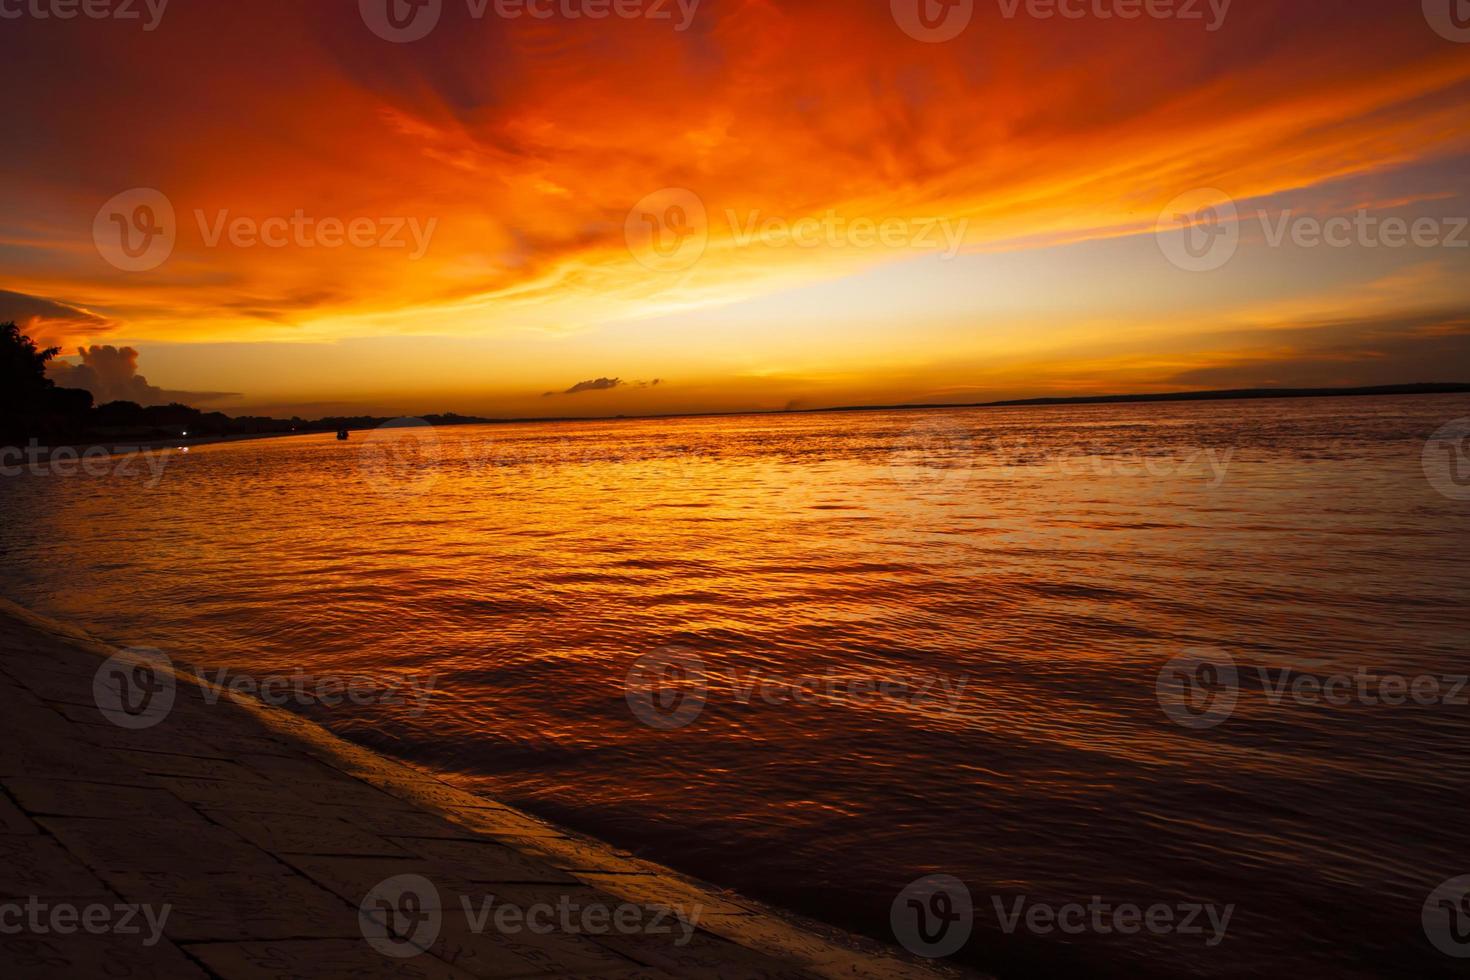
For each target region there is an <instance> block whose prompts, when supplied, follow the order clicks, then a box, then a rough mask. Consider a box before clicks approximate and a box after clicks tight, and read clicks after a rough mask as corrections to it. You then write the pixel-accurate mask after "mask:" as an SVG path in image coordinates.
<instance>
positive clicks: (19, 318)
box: [0, 289, 117, 347]
mask: <svg viewBox="0 0 1470 980" xmlns="http://www.w3.org/2000/svg"><path fill="white" fill-rule="evenodd" d="M11 321H14V322H15V323H17V324H19V326H20V329H21V332H22V333H24V334H26V335H27V336H29V337H30V338H31V339H32V340H34V341H35V342H36V345H37V346H39V347H65V346H69V343H68V341H72V342H74V341H75V340H76V339H78V338H79V337H92V336H95V335H97V334H102V333H107V332H108V331H110V330H113V329H115V328H116V326H117V324H116V323H114V322H113V321H111V320H109V319H107V318H106V317H101V316H98V315H97V314H95V313H93V312H91V311H90V310H84V309H82V308H81V307H79V306H73V305H71V304H70V303H63V302H60V301H58V300H53V299H47V298H46V297H44V296H29V295H27V294H25V293H16V292H11V291H10V290H8V289H0V323H8V322H11Z"/></svg>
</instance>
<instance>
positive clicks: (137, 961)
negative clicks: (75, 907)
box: [0, 923, 206, 980]
mask: <svg viewBox="0 0 1470 980" xmlns="http://www.w3.org/2000/svg"><path fill="white" fill-rule="evenodd" d="M142 930H143V931H142V934H141V935H132V936H118V935H100V936H99V935H92V934H89V933H82V932H79V933H74V934H71V935H66V936H61V935H44V936H40V935H33V934H22V935H13V936H7V935H3V934H0V964H3V969H4V974H5V978H6V980H58V978H62V977H68V978H70V977H78V978H80V977H114V978H117V980H129V978H137V980H151V978H162V977H167V978H169V980H174V978H177V980H205V977H206V974H205V973H204V971H203V970H201V969H199V967H198V966H196V965H195V964H194V963H193V962H191V961H190V960H189V959H188V958H187V957H185V956H184V955H183V954H182V953H180V952H179V949H178V947H176V946H174V944H173V943H170V942H169V941H168V940H166V939H164V940H161V941H159V942H158V943H156V944H154V945H153V946H145V945H143V942H144V941H145V940H147V939H149V938H150V936H149V927H148V926H147V924H146V923H145V924H143V926H142Z"/></svg>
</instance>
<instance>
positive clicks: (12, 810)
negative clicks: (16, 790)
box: [0, 793, 37, 835]
mask: <svg viewBox="0 0 1470 980" xmlns="http://www.w3.org/2000/svg"><path fill="white" fill-rule="evenodd" d="M36 832H37V831H36V825H35V823H33V822H32V821H31V818H30V817H27V816H26V815H25V814H24V813H22V812H21V809H20V807H18V806H16V805H15V804H14V803H12V802H11V801H10V797H8V796H6V795H4V794H3V793H0V835H11V834H34V833H36Z"/></svg>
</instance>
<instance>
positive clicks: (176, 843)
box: [39, 816, 291, 875]
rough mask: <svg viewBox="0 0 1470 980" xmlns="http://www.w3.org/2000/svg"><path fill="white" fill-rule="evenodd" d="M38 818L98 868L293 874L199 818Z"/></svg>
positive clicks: (87, 863)
mask: <svg viewBox="0 0 1470 980" xmlns="http://www.w3.org/2000/svg"><path fill="white" fill-rule="evenodd" d="M39 822H40V824H41V826H43V827H45V828H46V829H47V830H48V831H50V833H51V834H52V835H54V836H55V837H56V839H57V840H59V841H61V843H62V845H63V846H64V847H66V849H67V850H68V851H70V852H71V853H72V854H74V855H75V856H76V857H77V858H78V859H79V860H81V862H82V863H83V864H85V865H87V867H89V868H91V869H93V870H94V871H99V872H102V871H179V872H186V871H187V872H190V873H198V874H208V873H219V872H227V871H229V872H235V873H242V874H263V875H265V874H290V873H291V870H290V869H289V868H287V867H286V866H285V865H283V864H281V863H280V862H279V861H277V860H276V859H275V858H273V857H271V856H270V855H269V854H267V853H266V852H265V851H263V850H261V849H260V848H259V847H256V846H255V845H254V844H251V843H249V842H248V841H246V840H245V839H244V838H242V837H240V836H239V835H238V834H236V833H234V832H233V831H230V830H226V829H225V828H223V827H216V826H215V825H213V824H211V823H209V822H207V821H206V820H205V819H204V818H203V817H199V816H196V817H195V818H194V819H193V820H190V821H186V822H180V821H174V820H147V821H144V820H109V819H98V818H92V817H41V818H40V819H39Z"/></svg>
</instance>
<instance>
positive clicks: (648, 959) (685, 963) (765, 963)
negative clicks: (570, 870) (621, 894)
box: [595, 932, 815, 980]
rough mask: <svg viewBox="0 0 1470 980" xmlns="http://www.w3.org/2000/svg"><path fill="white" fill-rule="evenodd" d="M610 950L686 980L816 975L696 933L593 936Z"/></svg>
mask: <svg viewBox="0 0 1470 980" xmlns="http://www.w3.org/2000/svg"><path fill="white" fill-rule="evenodd" d="M595 938H596V941H597V942H598V943H599V944H600V945H603V946H606V947H608V948H609V949H612V950H615V951H617V952H618V953H621V954H622V955H624V956H626V957H628V958H629V959H631V960H634V961H636V962H638V963H642V964H643V965H645V966H652V967H655V968H657V969H660V970H664V971H665V972H668V973H672V974H674V975H675V976H679V977H686V978H688V980H810V978H812V977H814V976H815V974H813V973H810V972H808V971H806V970H804V969H802V968H800V967H798V966H793V965H791V964H790V963H786V962H783V961H781V960H779V959H776V958H775V957H773V956H767V955H765V954H764V953H758V952H756V951H754V950H750V949H746V948H744V947H743V946H737V945H735V944H734V943H731V942H727V941H726V940H723V939H720V938H718V937H716V936H711V935H709V934H707V933H702V932H696V933H695V934H694V935H693V936H692V937H691V938H689V940H688V941H687V942H684V941H683V936H682V935H680V934H676V935H674V936H656V935H646V934H637V935H628V934H620V933H608V934H607V935H601V936H597V937H595Z"/></svg>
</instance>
